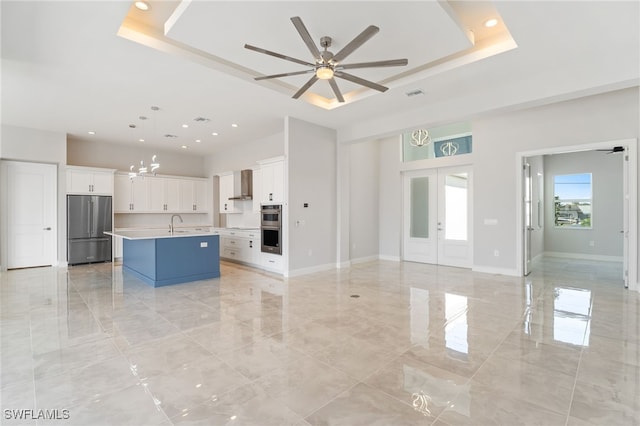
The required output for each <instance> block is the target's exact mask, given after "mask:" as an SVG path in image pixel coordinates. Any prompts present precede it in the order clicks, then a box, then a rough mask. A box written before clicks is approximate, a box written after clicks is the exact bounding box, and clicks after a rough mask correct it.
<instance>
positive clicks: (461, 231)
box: [444, 173, 468, 241]
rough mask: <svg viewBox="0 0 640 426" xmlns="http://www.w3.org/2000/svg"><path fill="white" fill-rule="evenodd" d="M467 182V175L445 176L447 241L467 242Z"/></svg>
mask: <svg viewBox="0 0 640 426" xmlns="http://www.w3.org/2000/svg"><path fill="white" fill-rule="evenodd" d="M467 180H468V176H467V174H466V173H460V174H451V175H446V176H445V186H444V198H445V207H444V208H445V222H446V223H447V227H446V228H445V236H444V238H445V239H446V240H457V241H467V222H468V217H467V210H468V209H467V199H468V195H467Z"/></svg>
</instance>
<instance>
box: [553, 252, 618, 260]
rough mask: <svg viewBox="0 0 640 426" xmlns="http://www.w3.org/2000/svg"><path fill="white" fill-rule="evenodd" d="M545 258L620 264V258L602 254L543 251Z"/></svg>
mask: <svg viewBox="0 0 640 426" xmlns="http://www.w3.org/2000/svg"><path fill="white" fill-rule="evenodd" d="M543 256H545V257H560V258H564V259H578V260H580V259H583V260H599V261H602V262H622V261H623V260H624V258H623V257H622V256H605V255H602V254H583V253H565V252H560V251H545V252H544V253H543Z"/></svg>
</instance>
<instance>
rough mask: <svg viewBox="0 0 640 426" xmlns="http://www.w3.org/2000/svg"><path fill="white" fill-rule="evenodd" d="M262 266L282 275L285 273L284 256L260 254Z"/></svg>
mask: <svg viewBox="0 0 640 426" xmlns="http://www.w3.org/2000/svg"><path fill="white" fill-rule="evenodd" d="M260 266H261V267H262V268H263V269H266V270H267V271H271V272H278V273H282V271H284V263H283V260H282V256H280V255H278V254H272V253H260Z"/></svg>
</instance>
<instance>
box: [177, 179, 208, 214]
mask: <svg viewBox="0 0 640 426" xmlns="http://www.w3.org/2000/svg"><path fill="white" fill-rule="evenodd" d="M180 192H181V201H180V206H181V207H180V210H181V211H182V212H184V213H189V212H191V213H194V212H201V213H204V212H206V211H207V182H206V181H204V180H196V179H182V180H181V181H180Z"/></svg>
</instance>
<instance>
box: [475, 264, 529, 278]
mask: <svg viewBox="0 0 640 426" xmlns="http://www.w3.org/2000/svg"><path fill="white" fill-rule="evenodd" d="M471 270H472V271H473V272H482V273H484V274H493V275H506V276H509V277H519V276H520V274H518V270H517V269H507V268H493V267H491V266H478V265H474V266H473V267H472V268H471Z"/></svg>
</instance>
